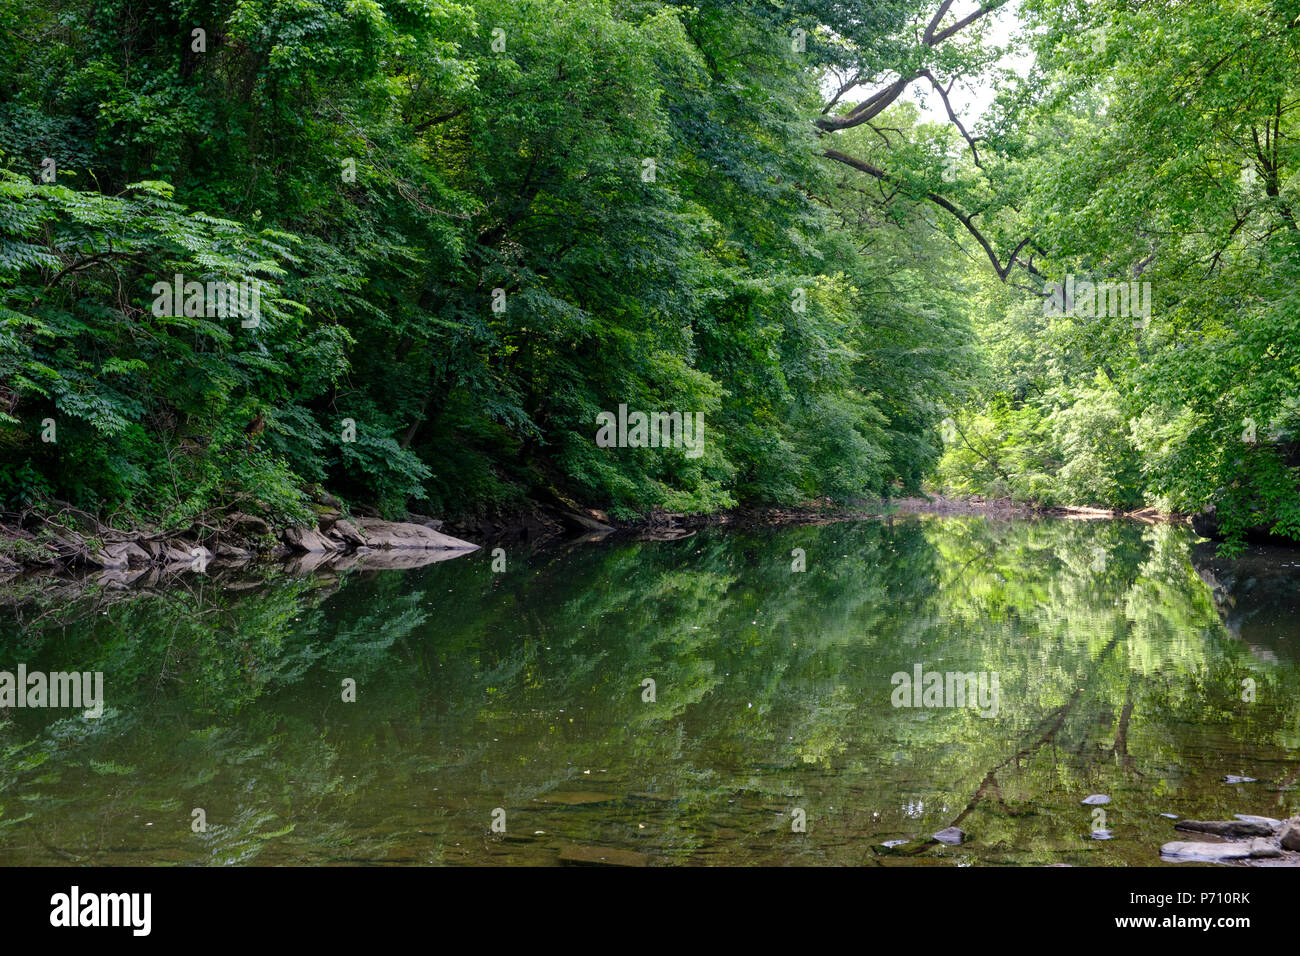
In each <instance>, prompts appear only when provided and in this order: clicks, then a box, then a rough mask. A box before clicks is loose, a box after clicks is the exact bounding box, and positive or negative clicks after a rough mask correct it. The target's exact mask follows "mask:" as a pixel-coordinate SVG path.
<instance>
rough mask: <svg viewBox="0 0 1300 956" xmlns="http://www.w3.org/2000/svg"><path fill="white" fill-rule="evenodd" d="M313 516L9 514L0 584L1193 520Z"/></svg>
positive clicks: (559, 503)
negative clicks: (173, 523) (622, 541)
mask: <svg viewBox="0 0 1300 956" xmlns="http://www.w3.org/2000/svg"><path fill="white" fill-rule="evenodd" d="M312 510H313V511H314V512H315V514H316V517H317V520H316V523H315V524H314V525H311V526H297V525H289V526H283V527H273V526H272V525H271V524H270V523H268V522H267V521H266V520H265V519H263V518H260V517H257V516H255V515H250V514H246V513H243V512H238V511H233V512H230V513H228V514H226V515H224V516H221V517H219V518H216V517H209V518H208V519H206V520H205V521H203V522H201V523H199V522H196V523H195V524H193V525H191V527H190V528H188V529H185V530H184V531H174V530H173V531H166V530H163V529H160V528H157V527H149V526H142V527H138V528H127V529H123V528H117V527H113V526H111V525H109V524H106V523H105V522H103V521H101V520H100V519H99V518H98V517H96V516H94V515H91V514H89V513H87V512H85V511H81V510H80V509H77V508H74V507H72V506H71V505H64V506H62V507H60V508H58V509H57V510H52V512H51V513H45V514H41V513H36V512H28V513H26V514H24V515H16V514H6V515H0V576H12V575H16V574H20V573H32V572H44V573H49V574H55V575H64V576H69V575H78V574H83V573H86V572H90V573H96V574H101V573H104V572H109V573H110V576H113V574H114V573H116V574H122V575H127V574H130V573H133V572H138V571H150V570H162V571H168V572H185V571H203V570H206V569H207V567H208V566H209V565H215V566H218V567H231V566H240V565H245V564H249V563H252V562H279V563H281V564H283V565H285V567H286V569H287V570H291V571H295V572H302V571H312V570H316V569H318V568H322V567H326V566H328V567H331V568H335V569H340V570H341V569H345V568H346V567H351V566H353V565H355V564H362V563H364V564H365V565H366V566H368V567H372V568H402V567H417V566H419V565H422V564H428V563H430V562H432V561H439V560H446V559H447V558H451V557H456V556H457V555H460V554H465V553H468V552H470V551H474V550H477V549H478V548H479V547H480V546H481V545H482V544H487V543H491V544H503V543H526V544H528V545H529V546H541V545H545V544H548V543H552V542H558V541H567V540H598V539H601V538H604V537H606V536H631V537H638V538H643V539H651V540H671V539H674V538H681V537H686V536H688V535H690V534H693V533H695V532H696V531H698V530H699V529H701V528H705V527H712V526H718V525H729V526H734V527H762V526H777V525H787V524H824V523H829V522H839V521H860V520H868V519H873V518H887V517H890V516H891V515H899V514H937V515H986V516H991V517H1004V518H1035V517H1058V518H1071V519H1076V520H1104V519H1118V518H1125V519H1131V520H1138V521H1144V522H1148V523H1151V522H1155V521H1184V520H1186V518H1185V517H1184V516H1181V515H1167V514H1161V513H1159V512H1156V511H1155V510H1154V509H1146V510H1144V511H1139V512H1132V513H1124V512H1119V511H1107V510H1104V509H1098V508H1072V507H1053V508H1043V507H1038V506H1034V505H1030V504H1024V503H1018V502H1012V501H1010V500H1007V499H988V498H981V497H978V496H973V497H968V498H948V497H944V496H941V495H939V496H918V497H908V498H895V499H883V500H878V501H875V502H870V501H861V502H857V503H854V504H852V505H848V506H845V505H838V504H835V503H834V502H831V501H830V500H821V501H814V502H809V503H808V504H805V505H801V506H791V507H742V508H734V509H729V510H726V511H719V512H713V513H709V514H685V513H672V512H653V513H650V514H648V515H645V516H642V517H639V518H636V519H633V520H624V521H619V520H616V519H613V518H611V517H610V516H609V515H608V514H607V513H606V512H604V511H601V510H599V509H594V508H583V507H581V506H579V505H577V504H576V503H573V502H570V501H566V500H563V499H557V500H556V501H555V502H551V503H534V504H532V505H531V506H530V507H528V508H526V509H521V510H518V511H516V512H513V513H509V514H502V515H495V516H489V517H460V518H451V519H448V520H445V521H444V520H442V519H437V518H431V517H428V516H425V515H418V514H410V515H408V516H407V519H408V520H406V521H387V520H384V519H382V518H379V517H378V516H376V515H373V514H359V513H356V514H345V510H346V509H345V506H344V505H343V504H342V502H340V501H338V499H336V498H334V497H333V496H331V495H329V494H328V493H327V492H317V493H316V494H315V495H314V496H313V501H312ZM474 542H478V543H474Z"/></svg>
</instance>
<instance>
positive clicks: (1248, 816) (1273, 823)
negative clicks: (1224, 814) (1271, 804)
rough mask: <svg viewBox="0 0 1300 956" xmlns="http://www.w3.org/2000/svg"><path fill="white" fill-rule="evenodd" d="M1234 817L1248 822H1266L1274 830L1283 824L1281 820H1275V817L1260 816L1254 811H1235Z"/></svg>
mask: <svg viewBox="0 0 1300 956" xmlns="http://www.w3.org/2000/svg"><path fill="white" fill-rule="evenodd" d="M1233 817H1234V818H1235V819H1237V820H1245V821H1246V822H1247V823H1266V824H1268V825H1269V826H1270V827H1272V828H1273V829H1274V830H1277V829H1278V828H1280V827H1281V826H1282V821H1281V820H1275V819H1274V818H1273V817H1259V816H1256V815H1255V814H1253V813H1234V814H1233Z"/></svg>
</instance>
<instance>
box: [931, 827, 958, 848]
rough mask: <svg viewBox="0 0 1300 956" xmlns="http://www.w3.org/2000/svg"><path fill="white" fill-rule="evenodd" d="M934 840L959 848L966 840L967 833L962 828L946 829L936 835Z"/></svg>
mask: <svg viewBox="0 0 1300 956" xmlns="http://www.w3.org/2000/svg"><path fill="white" fill-rule="evenodd" d="M934 839H936V840H938V841H939V842H940V843H945V844H947V845H948V846H959V845H961V842H962V841H963V840H965V839H966V832H965V831H964V830H962V829H961V828H960V827H944V828H943V829H942V830H940V831H939V832H938V833H936V834H935V835H934Z"/></svg>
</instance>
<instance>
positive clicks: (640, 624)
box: [0, 516, 1300, 866]
mask: <svg viewBox="0 0 1300 956" xmlns="http://www.w3.org/2000/svg"><path fill="white" fill-rule="evenodd" d="M1192 542H1193V539H1192V537H1191V535H1190V533H1189V532H1188V531H1187V529H1185V528H1182V527H1175V526H1168V525H1156V526H1146V525H1140V524H1129V523H1117V522H1071V521H1056V520H1041V521H1021V520H1016V521H993V520H988V519H984V518H937V517H930V516H919V517H916V516H913V517H905V518H897V519H894V520H892V521H860V522H852V523H842V524H829V525H822V526H802V527H787V528H780V529H763V530H759V531H744V532H742V531H733V530H723V529H710V530H707V531H704V532H701V533H700V534H698V535H696V536H694V537H690V538H686V539H682V540H678V541H666V542H634V543H606V544H584V545H577V546H573V547H570V548H567V549H561V550H558V551H551V552H547V553H542V554H536V555H531V556H530V555H527V554H524V553H522V552H520V553H512V554H509V555H508V564H507V569H506V571H505V573H502V574H498V573H493V572H492V570H491V565H492V557H491V555H490V553H489V552H488V551H487V550H486V549H485V550H484V551H481V552H478V553H476V554H474V555H471V556H469V557H465V558H460V559H457V560H454V561H448V562H443V563H440V564H435V565H431V566H428V567H425V568H420V569H415V570H409V571H380V572H361V571H356V572H351V573H348V574H346V575H345V576H343V577H341V578H338V577H332V576H328V575H327V576H319V575H318V576H304V577H287V576H285V575H283V574H281V573H279V572H272V571H267V572H266V580H264V581H257V580H255V581H250V580H249V579H248V577H247V575H246V574H245V575H244V576H242V577H239V578H231V579H222V578H220V577H218V576H214V575H206V576H205V575H189V576H186V577H183V578H180V579H176V580H175V581H173V583H171V584H170V585H169V586H168V587H165V588H160V589H158V590H154V591H145V592H140V591H120V590H119V591H113V590H103V591H100V592H99V593H94V592H92V593H87V594H84V595H83V596H81V597H79V598H77V599H76V600H70V599H69V598H67V597H66V595H64V596H59V597H54V596H52V595H51V590H50V589H49V587H48V584H49V582H48V581H46V582H44V584H42V583H41V582H39V581H34V580H31V579H28V580H27V582H26V583H21V584H12V583H11V584H10V585H8V586H7V591H5V593H4V601H5V603H4V605H3V606H2V607H0V635H2V636H0V670H9V671H13V670H15V669H16V667H17V664H18V663H20V662H22V663H25V664H26V665H27V668H28V670H29V672H30V671H35V670H43V671H47V672H49V671H68V670H77V671H102V672H103V673H104V680H105V697H106V699H107V704H106V708H105V713H104V716H103V717H101V718H99V719H98V720H93V719H86V718H84V717H82V716H80V715H78V714H74V713H73V712H71V711H68V710H61V711H56V710H50V709H45V710H33V709H13V710H8V711H0V715H2V716H0V720H4V721H6V722H5V723H3V724H0V864H4V865H16V864H61V863H84V864H230V863H256V864H292V863H309V864H331V863H378V864H408V865H428V864H443V863H452V864H475V865H477V864H552V863H555V862H557V861H558V860H559V859H560V857H561V855H562V854H565V855H571V854H575V853H577V854H582V853H595V854H597V855H600V854H602V853H604V854H608V855H613V854H611V853H610V851H616V850H621V851H630V852H631V853H634V854H639V855H640V856H626V857H622V858H620V862H647V863H649V864H650V865H670V864H691V865H700V864H732V865H734V864H848V865H886V866H902V865H963V864H966V865H970V864H975V865H978V864H1045V863H1073V864H1076V865H1116V864H1158V863H1159V862H1160V860H1159V855H1158V849H1159V846H1160V844H1161V843H1163V842H1166V841H1168V840H1171V839H1180V838H1181V837H1179V836H1177V835H1175V833H1174V831H1173V829H1172V822H1171V821H1170V820H1169V819H1167V818H1164V817H1162V816H1161V814H1162V813H1172V814H1176V815H1178V816H1182V817H1193V818H1199V819H1223V818H1227V817H1230V816H1231V815H1232V814H1233V813H1258V814H1265V815H1269V816H1275V817H1283V816H1287V815H1289V814H1291V813H1295V812H1296V811H1297V809H1298V806H1297V805H1298V804H1300V798H1298V797H1297V791H1296V789H1295V786H1296V784H1295V780H1296V771H1297V768H1298V767H1300V763H1298V762H1297V755H1296V749H1297V748H1298V747H1300V699H1298V698H1297V695H1296V693H1295V688H1296V687H1297V686H1298V685H1297V676H1300V675H1298V673H1297V672H1298V671H1300V653H1297V646H1298V644H1300V625H1297V623H1296V621H1297V618H1296V616H1295V615H1294V608H1292V614H1291V616H1290V617H1289V621H1290V625H1289V628H1288V626H1287V625H1286V624H1285V623H1279V621H1284V620H1288V618H1286V616H1285V615H1284V616H1283V617H1282V618H1277V617H1276V616H1274V617H1272V618H1269V623H1268V627H1267V628H1266V636H1267V641H1266V643H1267V646H1263V645H1252V644H1251V637H1250V634H1249V633H1248V632H1247V631H1242V630H1241V628H1239V627H1238V628H1236V630H1237V633H1236V634H1235V635H1234V633H1233V632H1232V630H1230V629H1229V628H1228V627H1226V626H1225V625H1224V624H1223V623H1221V618H1220V615H1219V613H1218V611H1217V610H1216V607H1215V602H1214V600H1213V598H1212V593H1211V588H1210V587H1209V586H1207V584H1206V583H1205V582H1204V581H1203V580H1202V578H1201V577H1200V576H1198V573H1197V571H1196V569H1195V568H1194V567H1193V564H1192V562H1191V555H1192V547H1193V545H1192ZM794 549H803V551H804V553H805V555H806V559H805V560H806V567H807V570H806V571H803V572H796V571H793V570H792V564H793V563H794V562H795V560H796V558H795V557H792V551H793V550H794ZM1296 570H1297V571H1300V569H1296ZM24 589H25V591H24ZM1290 593H1291V594H1292V595H1294V594H1295V593H1296V591H1295V590H1294V589H1293V590H1292V591H1291V592H1290ZM1237 610H1238V612H1239V611H1240V607H1238V609H1237ZM918 664H919V665H921V666H922V668H923V670H925V671H932V670H933V671H940V672H948V671H954V672H984V673H986V674H988V675H993V674H996V675H997V677H998V713H997V716H996V717H983V716H981V715H980V712H979V711H978V710H977V709H976V707H974V706H970V705H967V706H965V707H960V708H958V707H919V708H914V707H894V706H893V705H892V703H891V695H892V694H893V692H894V690H895V688H894V685H893V684H892V683H891V675H893V674H895V673H897V672H904V673H908V674H911V673H912V672H913V669H914V667H915V666H916V665H918ZM1248 678H1249V679H1250V681H1253V688H1254V693H1253V695H1252V694H1250V693H1248V688H1249V687H1250V686H1251V685H1249V684H1243V681H1246V680H1247V679H1248ZM647 679H650V680H653V681H654V685H653V697H654V699H653V701H651V700H648V699H647V698H648V697H650V696H651V694H650V686H649V685H647V684H646V683H645V681H646V680H647ZM345 680H353V681H355V682H356V700H355V702H345V701H344V700H343V699H342V698H343V696H344V692H343V687H344V681H345ZM1252 696H1253V700H1250V699H1243V697H1245V698H1250V697H1252ZM1227 774H1237V775H1245V776H1249V777H1255V778H1258V782H1257V783H1253V784H1242V785H1230V784H1227V783H1224V782H1223V781H1222V778H1223V776H1224V775H1227ZM1090 794H1106V795H1108V796H1109V797H1110V798H1111V802H1110V803H1109V804H1107V805H1105V806H1104V807H1101V808H1100V809H1101V810H1102V812H1103V813H1104V818H1101V817H1098V816H1095V815H1094V814H1095V811H1096V809H1097V808H1095V807H1092V806H1085V805H1082V804H1081V803H1080V801H1081V800H1083V799H1084V798H1085V797H1087V796H1089V795H1090ZM196 810H201V811H202V818H201V819H202V820H203V821H205V823H206V826H205V827H200V826H199V820H200V817H199V816H198V815H197V814H196V813H195V811H196ZM801 816H802V818H803V819H804V820H806V832H796V829H795V826H796V824H797V823H798V821H799V820H800V818H801ZM494 820H495V821H496V822H497V824H498V828H499V826H500V825H501V823H502V822H503V823H504V828H505V832H504V833H501V832H494V830H493V824H494ZM954 822H957V824H958V825H959V826H960V827H961V828H962V829H963V830H964V831H966V833H967V840H966V842H965V843H964V844H963V845H960V846H944V845H939V844H929V845H926V846H921V847H918V846H917V845H916V844H911V845H905V846H902V847H900V848H898V849H899V850H902V851H904V852H901V853H900V852H898V851H897V850H896V851H894V852H891V851H889V850H886V849H884V848H883V844H884V843H885V842H886V841H897V840H915V839H917V838H926V837H928V836H929V835H930V834H932V833H934V832H936V831H938V830H940V829H942V828H944V827H946V826H949V825H950V824H952V823H954ZM1099 827H1104V829H1106V830H1109V831H1110V834H1111V839H1108V840H1099V839H1094V838H1093V837H1092V835H1091V832H1090V831H1091V830H1093V829H1095V828H1099ZM574 848H579V849H574ZM582 848H596V849H594V850H592V849H582ZM912 851H915V852H912Z"/></svg>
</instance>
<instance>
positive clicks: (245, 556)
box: [213, 544, 253, 561]
mask: <svg viewBox="0 0 1300 956" xmlns="http://www.w3.org/2000/svg"><path fill="white" fill-rule="evenodd" d="M213 554H215V555H216V556H217V557H218V558H220V559H221V560H223V561H247V560H249V559H250V558H252V557H253V552H251V551H245V550H244V549H243V548H237V547H235V546H234V545H233V544H218V545H216V548H215V550H214V551H213Z"/></svg>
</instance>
